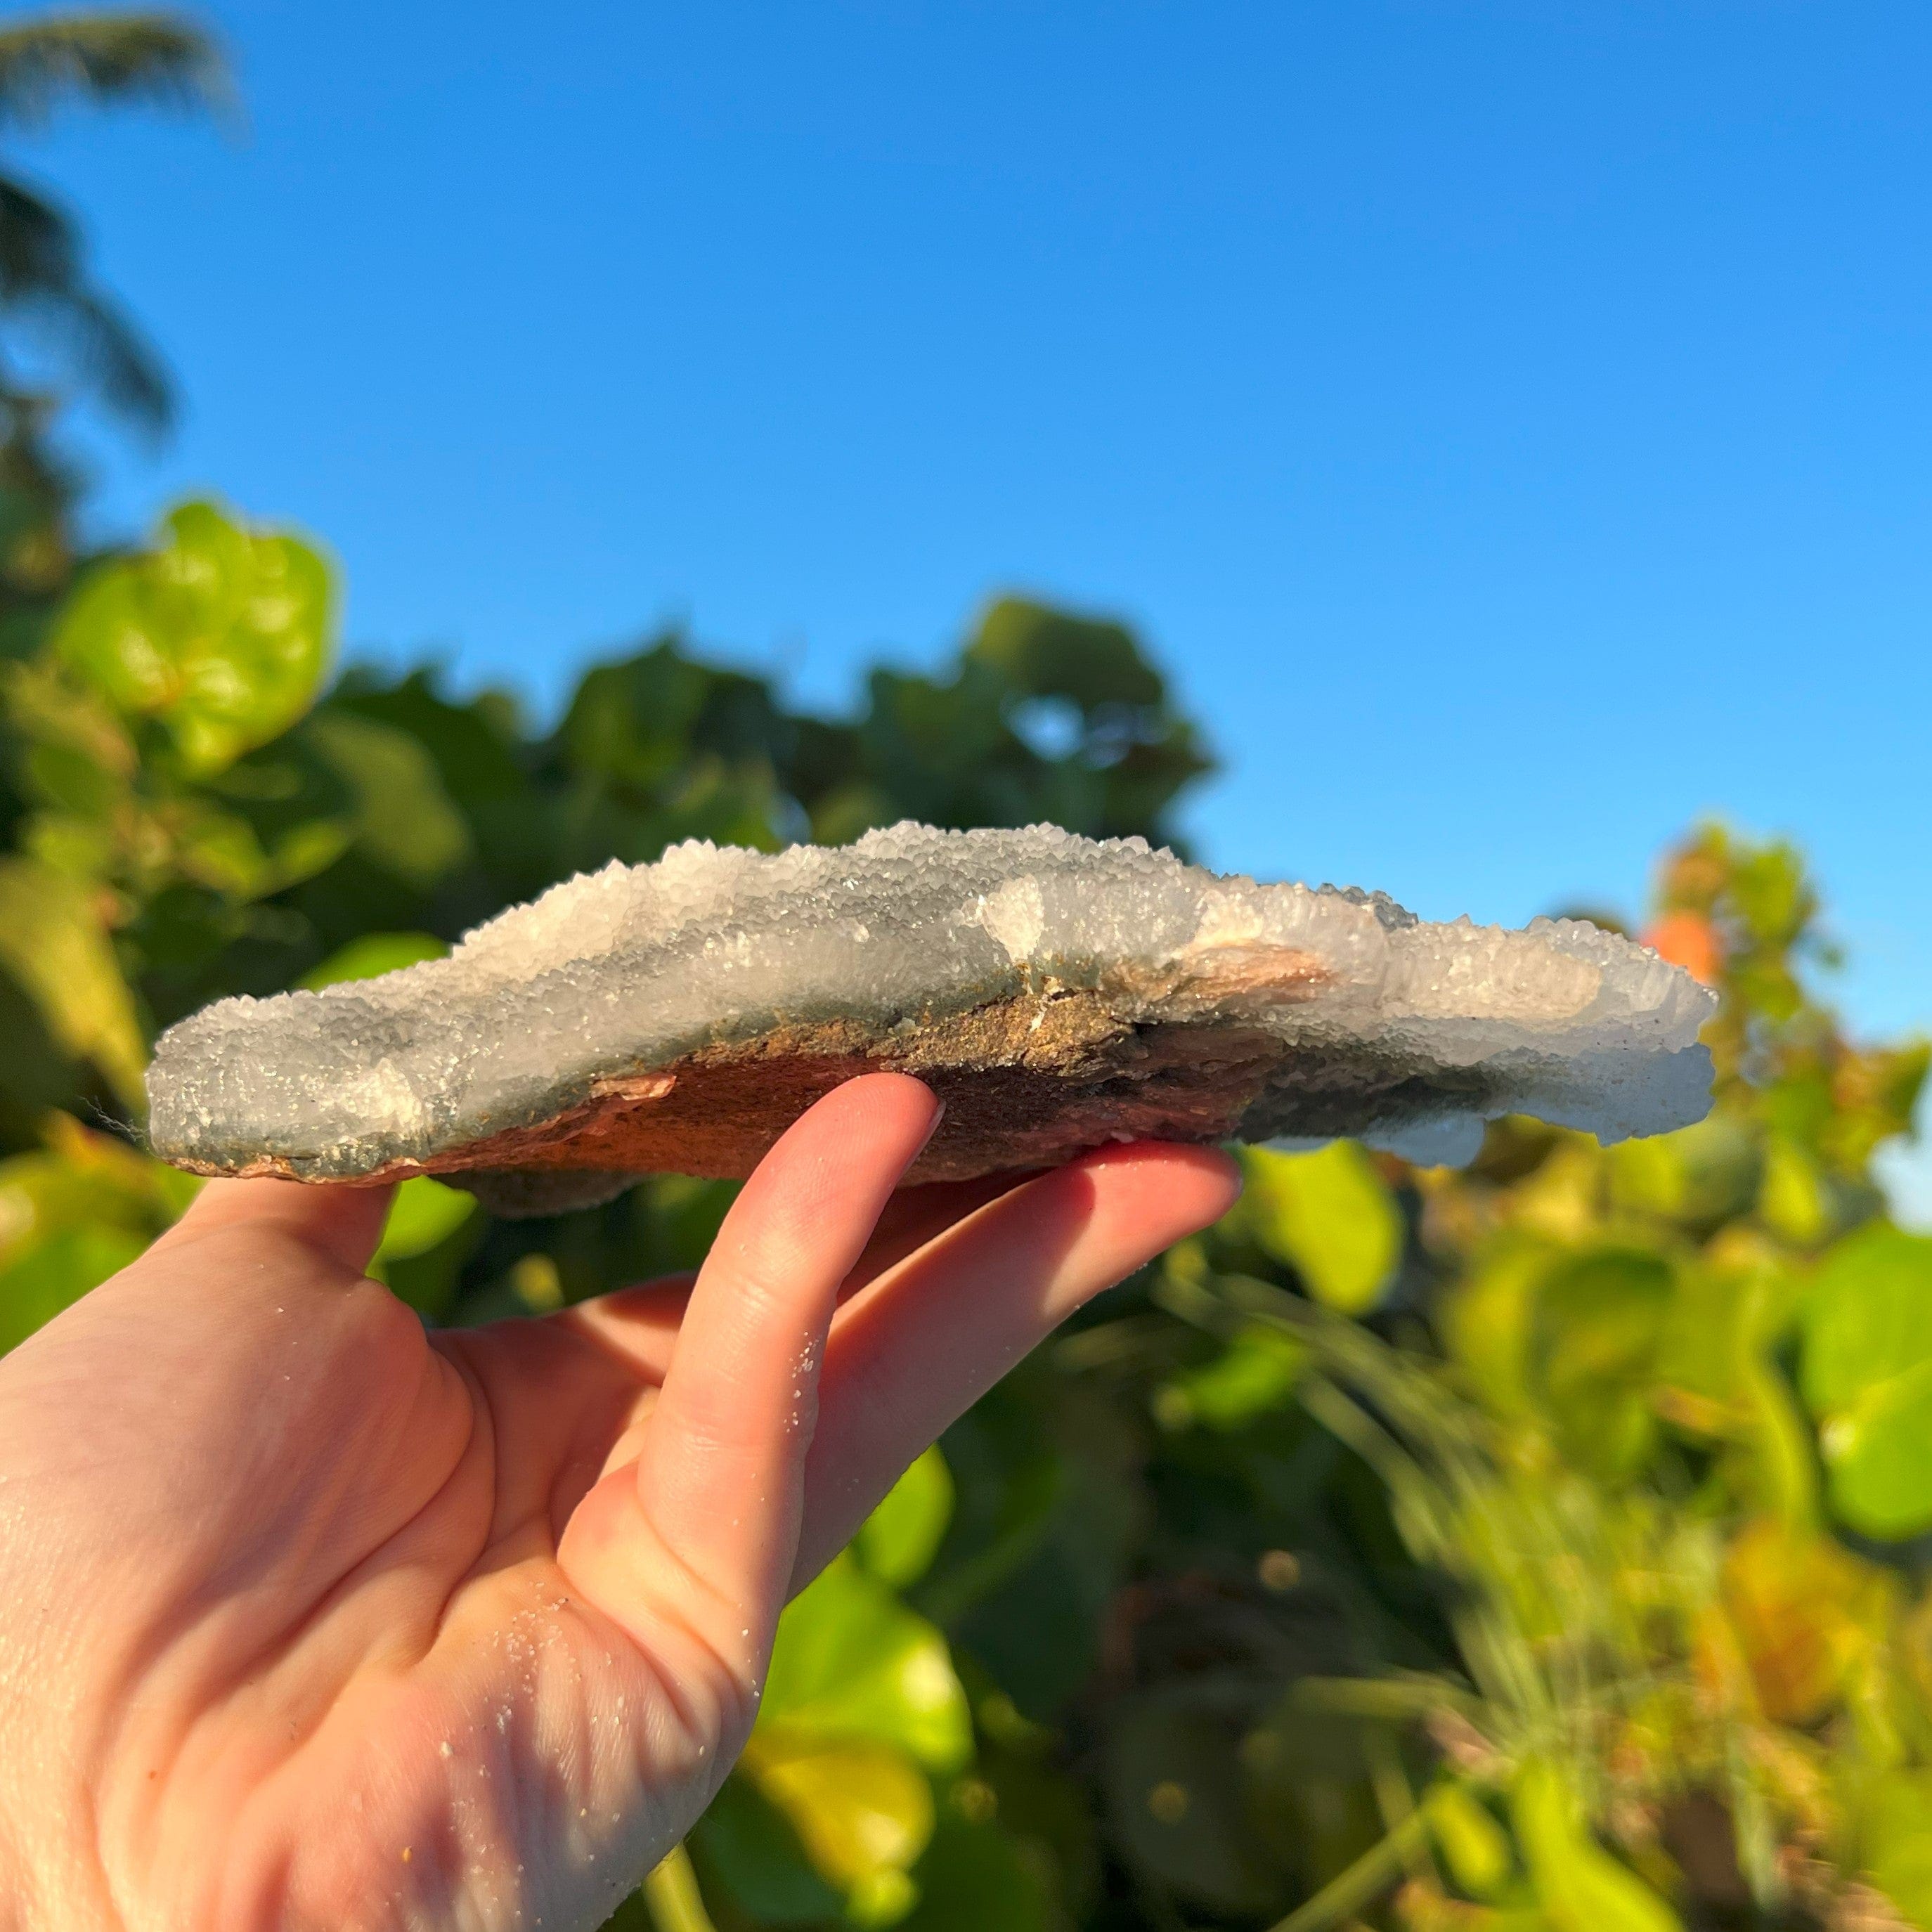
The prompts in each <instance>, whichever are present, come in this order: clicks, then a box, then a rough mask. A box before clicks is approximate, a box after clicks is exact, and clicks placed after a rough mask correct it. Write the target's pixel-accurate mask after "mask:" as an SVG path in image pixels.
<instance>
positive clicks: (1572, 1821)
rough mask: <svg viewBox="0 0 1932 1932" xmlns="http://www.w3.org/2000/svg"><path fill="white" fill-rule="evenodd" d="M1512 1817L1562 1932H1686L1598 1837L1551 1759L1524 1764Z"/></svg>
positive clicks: (1539, 1893)
mask: <svg viewBox="0 0 1932 1932" xmlns="http://www.w3.org/2000/svg"><path fill="white" fill-rule="evenodd" d="M1510 1811H1511V1819H1512V1821H1513V1822H1514V1824H1515V1826H1516V1835H1517V1843H1519V1844H1520V1845H1521V1846H1522V1847H1523V1860H1524V1862H1525V1863H1526V1864H1527V1865H1528V1866H1529V1876H1530V1882H1531V1883H1532V1885H1533V1886H1534V1887H1535V1891H1536V1899H1537V1903H1538V1904H1539V1905H1540V1906H1541V1907H1542V1908H1543V1910H1544V1913H1545V1914H1546V1915H1547V1917H1548V1918H1549V1920H1550V1923H1551V1924H1552V1925H1553V1926H1554V1927H1556V1932H1682V1925H1681V1923H1680V1921H1679V1918H1678V1916H1677V1914H1676V1912H1674V1911H1673V1910H1672V1909H1671V1908H1670V1904H1669V1903H1668V1902H1667V1900H1664V1898H1663V1897H1661V1896H1660V1895H1659V1894H1658V1893H1657V1892H1656V1891H1653V1890H1652V1888H1651V1887H1650V1886H1649V1885H1646V1883H1645V1882H1644V1881H1643V1879H1640V1877H1639V1876H1637V1873H1635V1872H1634V1871H1632V1870H1631V1868H1630V1867H1628V1865H1626V1864H1622V1863H1621V1862H1619V1861H1618V1860H1617V1859H1616V1858H1613V1857H1611V1855H1610V1853H1609V1852H1607V1851H1605V1850H1604V1848H1603V1846H1601V1845H1600V1844H1598V1842H1597V1841H1596V1840H1595V1838H1593V1837H1592V1835H1590V1832H1589V1828H1588V1826H1587V1825H1586V1822H1585V1820H1584V1816H1583V1806H1582V1805H1581V1804H1580V1802H1578V1800H1577V1796H1576V1793H1575V1792H1574V1790H1573V1789H1572V1788H1571V1785H1570V1784H1569V1781H1568V1779H1567V1778H1565V1776H1564V1775H1563V1773H1562V1772H1561V1771H1560V1770H1559V1769H1558V1768H1557V1767H1556V1766H1555V1765H1554V1764H1553V1763H1550V1761H1549V1760H1547V1759H1544V1758H1534V1757H1533V1758H1531V1759H1529V1760H1526V1762H1525V1763H1524V1764H1523V1767H1522V1769H1520V1771H1519V1772H1517V1778H1516V1782H1515V1784H1514V1787H1513V1788H1512V1790H1511V1794H1510Z"/></svg>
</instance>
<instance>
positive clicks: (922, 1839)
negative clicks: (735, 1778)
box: [745, 1737, 933, 1925]
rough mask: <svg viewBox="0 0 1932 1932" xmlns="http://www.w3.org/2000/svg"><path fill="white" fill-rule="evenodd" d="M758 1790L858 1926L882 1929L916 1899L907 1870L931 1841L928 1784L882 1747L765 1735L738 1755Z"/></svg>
mask: <svg viewBox="0 0 1932 1932" xmlns="http://www.w3.org/2000/svg"><path fill="white" fill-rule="evenodd" d="M745 1763H747V1765H748V1766H749V1768H750V1770H751V1775H752V1777H753V1778H755V1779H756V1780H757V1786H758V1789H759V1790H760V1792H761V1793H763V1796H765V1797H766V1799H768V1800H769V1802H771V1803H772V1804H773V1805H776V1806H777V1807H778V1809H779V1810H780V1811H782V1812H784V1814H785V1816H786V1817H787V1819H788V1820H790V1823H791V1825H792V1827H793V1829H794V1830H795V1831H796V1832H797V1833H798V1835H799V1841H800V1843H802V1845H803V1846H804V1847H805V1851H806V1852H807V1853H808V1855H809V1856H810V1858H811V1862H812V1864H813V1865H814V1867H815V1868H816V1869H817V1870H818V1872H819V1873H820V1874H821V1875H822V1876H823V1877H824V1878H825V1879H826V1880H827V1881H828V1882H829V1883H831V1884H832V1885H835V1886H836V1887H837V1888H838V1889H839V1890H840V1891H842V1892H843V1893H844V1894H845V1897H846V1911H847V1915H849V1916H850V1918H853V1920H854V1921H856V1923H858V1924H861V1925H889V1924H892V1922H893V1921H895V1920H896V1919H898V1918H903V1917H904V1915H905V1913H906V1912H907V1910H908V1909H910V1906H912V1905H913V1903H914V1901H915V1900H916V1897H917V1895H918V1894H917V1892H916V1888H915V1887H914V1885H913V1881H912V1879H911V1876H910V1869H909V1868H910V1867H911V1865H912V1864H913V1862H914V1861H915V1860H916V1859H917V1858H918V1857H919V1854H920V1853H921V1852H922V1851H924V1850H925V1849H926V1842H927V1841H928V1840H929V1838H931V1837H932V1826H933V1805H932V1786H931V1785H930V1784H928V1783H927V1782H926V1778H925V1776H924V1775H923V1774H922V1772H920V1771H919V1767H918V1766H916V1765H915V1764H913V1763H912V1762H911V1760H909V1759H908V1758H907V1757H906V1756H905V1754H904V1752H902V1751H895V1750H894V1749H893V1748H892V1747H891V1746H890V1745H882V1744H869V1743H867V1742H865V1741H864V1740H863V1739H853V1740H851V1741H850V1742H845V1743H841V1744H812V1743H807V1742H797V1741H794V1740H791V1739H782V1738H769V1737H767V1738H766V1739H763V1740H761V1741H760V1742H757V1743H756V1744H755V1745H753V1746H752V1747H751V1748H748V1750H747V1751H746V1752H745Z"/></svg>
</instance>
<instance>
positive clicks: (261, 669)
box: [53, 502, 332, 774]
mask: <svg viewBox="0 0 1932 1932" xmlns="http://www.w3.org/2000/svg"><path fill="white" fill-rule="evenodd" d="M331 606H332V595H331V591H330V586H329V571H328V568H327V566H326V565H325V564H324V563H323V560H322V559H321V558H320V556H318V555H317V553H316V552H315V551H314V550H311V548H310V547H308V545H307V544H304V543H302V542H301V541H298V540H297V539H296V538H293V537H288V536H279V535H251V533H250V532H248V531H247V530H246V529H243V528H242V526H240V525H239V524H238V523H235V522H233V520H230V519H229V517H226V515H224V514H223V513H222V511H220V510H219V509H217V508H216V507H215V506H214V505H213V504H211V503H205V502H193V503H185V504H184V505H181V508H178V509H177V510H176V511H174V512H173V513H172V515H170V516H169V517H168V519H167V520H166V524H165V525H164V526H163V540H162V541H161V542H160V544H159V545H158V546H157V547H156V548H154V549H153V550H148V551H145V552H142V553H138V554H136V555H135V556H127V557H121V558H117V559H114V560H113V561H112V562H108V563H106V564H104V565H101V566H100V567H98V568H97V569H96V570H95V571H93V572H92V574H91V575H90V576H89V577H88V578H87V579H86V581H85V582H84V583H83V584H82V586H81V587H80V590H79V591H78V592H77V593H76V594H75V595H74V597H73V598H71V600H70V601H69V602H68V605H67V607H66V608H65V610H64V612H63V613H62V616H61V619H60V622H59V623H58V626H57V628H56V629H55V634H54V640H53V646H54V649H55V652H56V653H57V654H58V656H59V658H61V659H62V661H63V662H65V664H67V665H68V667H70V668H71V670H74V672H76V673H78V674H79V675H80V676H81V677H83V679H86V681H87V682H88V683H89V684H90V685H92V686H93V688H95V690H97V691H100V692H101V694H103V695H104V697H107V699H108V700H110V702H111V703H113V705H115V706H116V708H117V709H119V710H120V711H121V712H122V713H123V714H124V715H128V716H146V717H152V718H157V719H158V720H159V721H160V724H162V725H163V727H164V728H165V729H166V731H167V732H168V733H169V736H171V737H172V739H173V740H174V742H175V747H176V749H177V750H178V752H179V754H180V755H181V759H182V761H183V763H184V764H185V765H186V766H187V769H189V770H190V771H191V772H196V773H200V774H207V773H211V772H217V771H219V770H220V769H222V767H223V766H226V765H227V764H229V763H231V762H232V761H233V760H234V759H236V757H239V756H240V754H242V752H244V751H247V750H248V749H250V748H251V747H253V746H254V745H262V744H266V742H268V741H269V739H271V738H273V737H275V736H277V735H278V733H281V732H282V731H284V730H287V728H288V727H289V726H290V724H293V723H294V722H295V721H296V719H297V718H299V717H300V716H301V715H302V713H303V712H304V711H305V710H306V709H308V706H309V703H310V702H311V700H312V699H313V698H314V695H315V692H316V690H317V686H318V685H320V682H321V680H322V676H323V672H324V671H325V670H326V667H327V665H328V660H329V630H330V625H331V621H332V610H331Z"/></svg>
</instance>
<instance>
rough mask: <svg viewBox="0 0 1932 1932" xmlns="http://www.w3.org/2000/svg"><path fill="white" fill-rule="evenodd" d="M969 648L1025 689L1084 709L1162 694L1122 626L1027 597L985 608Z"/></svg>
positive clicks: (1145, 701) (1147, 700)
mask: <svg viewBox="0 0 1932 1932" xmlns="http://www.w3.org/2000/svg"><path fill="white" fill-rule="evenodd" d="M968 656H969V657H970V658H972V659H974V660H975V661H977V662H979V663H981V664H989V665H991V666H993V667H995V668H997V669H998V670H1000V671H1001V673H1004V675H1005V676H1007V678H1008V679H1010V680H1011V682H1013V684H1014V685H1016V686H1017V687H1018V688H1019V689H1020V690H1022V691H1026V692H1028V693H1029V694H1032V695H1034V696H1037V697H1067V698H1070V699H1071V700H1073V702H1074V703H1076V704H1078V705H1079V706H1082V707H1083V708H1085V709H1091V708H1092V707H1094V706H1097V705H1103V704H1124V705H1133V706H1145V705H1154V704H1158V703H1160V700H1161V696H1162V691H1161V682H1160V673H1158V672H1157V671H1156V670H1154V667H1153V666H1152V665H1151V664H1149V663H1148V661H1147V660H1146V658H1144V657H1142V655H1141V653H1140V650H1139V646H1137V645H1136V643H1135V642H1134V636H1133V632H1132V631H1130V630H1129V629H1128V628H1127V626H1126V625H1124V624H1116V623H1110V622H1106V620H1105V619H1094V618H1091V617H1076V616H1070V615H1069V614H1068V613H1067V612H1066V611H1064V610H1053V609H1051V608H1049V607H1048V606H1047V605H1046V604H1035V603H1032V602H1031V601H1028V599H1027V598H1023V597H1002V598H1000V599H999V600H998V602H996V603H995V604H993V605H992V607H990V608H989V610H987V612H986V615H985V616H983V617H982V618H981V619H980V631H979V635H978V636H977V637H976V638H975V639H974V641H973V643H972V644H971V646H969V647H968Z"/></svg>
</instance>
